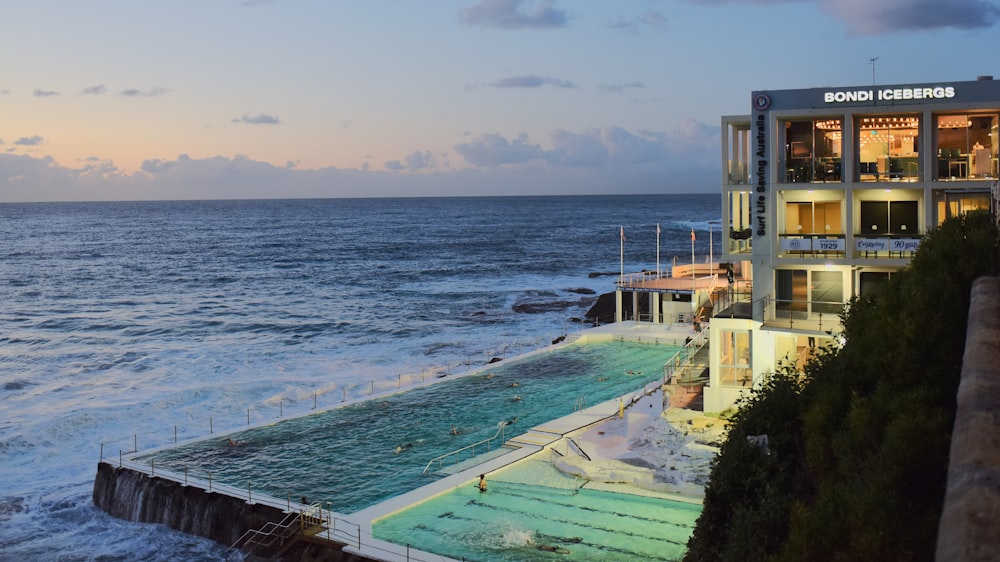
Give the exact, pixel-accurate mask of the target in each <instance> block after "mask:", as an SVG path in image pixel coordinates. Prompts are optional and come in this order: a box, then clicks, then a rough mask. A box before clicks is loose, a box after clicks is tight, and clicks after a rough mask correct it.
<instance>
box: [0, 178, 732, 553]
mask: <svg viewBox="0 0 1000 562" xmlns="http://www.w3.org/2000/svg"><path fill="white" fill-rule="evenodd" d="M719 217H720V200H719V196H718V194H706V195H641V196H640V195H625V196H560V197H458V198H399V199H321V200H237V201H163V202H109V203H39V204H0V240H2V241H3V243H2V244H0V304H2V306H0V475H2V476H0V560H19V561H26V560H53V559H58V560H67V561H70V560H105V561H114V560H137V559H143V560H221V559H223V552H224V550H225V547H224V546H220V545H217V544H215V543H213V542H211V541H207V540H204V539H200V538H197V537H192V536H189V535H185V534H182V533H177V532H175V531H172V530H170V529H166V528H164V527H161V526H158V525H144V524H136V523H129V522H126V521H121V520H118V519H115V518H112V517H110V516H108V515H106V514H104V513H103V512H102V511H100V510H98V509H97V508H95V507H94V506H93V504H92V502H91V492H92V489H93V478H94V474H95V471H96V466H97V462H98V460H99V458H100V457H101V456H102V455H104V457H105V458H108V457H109V456H112V457H116V456H117V455H118V452H119V451H121V450H130V449H131V448H133V444H137V445H138V446H139V449H140V450H142V449H145V448H147V447H155V446H162V445H166V444H169V443H171V442H173V440H174V439H180V440H184V439H191V438H195V437H200V436H207V435H208V434H209V431H212V432H214V433H223V432H225V431H227V430H232V429H238V428H240V427H245V425H246V423H247V421H248V419H249V420H250V421H251V422H252V423H261V422H262V421H265V420H267V419H276V418H277V417H279V416H280V417H287V416H292V415H297V414H304V413H308V412H309V411H312V409H313V408H319V409H322V408H328V407H333V406H335V405H337V404H338V403H340V402H341V401H343V400H345V399H348V398H350V399H357V398H361V397H364V396H367V395H371V394H375V395H378V394H380V393H382V392H392V391H395V390H396V389H397V388H399V387H400V385H401V384H402V383H401V381H403V380H407V381H412V380H416V379H417V378H423V377H424V376H428V375H429V374H433V373H441V372H458V371H459V370H460V369H463V368H464V369H468V368H470V367H471V366H475V365H481V364H483V363H484V362H485V361H487V360H489V358H491V357H495V356H498V355H505V356H510V355H512V354H515V353H517V352H519V351H526V350H530V349H532V348H537V347H539V346H544V345H546V344H547V343H548V342H550V341H551V340H552V339H554V338H556V337H558V336H559V335H563V334H566V333H572V332H575V331H578V330H581V329H583V328H585V327H586V326H587V325H586V324H584V323H581V322H580V321H579V320H580V319H582V318H583V317H584V315H585V313H586V312H587V310H588V309H589V308H590V306H591V305H592V304H593V303H594V301H595V300H596V298H597V295H599V294H601V293H607V292H611V291H613V290H614V281H615V279H616V276H617V275H618V273H619V272H620V269H621V268H622V267H623V266H622V263H623V264H624V270H625V272H626V273H630V272H637V271H641V270H653V269H655V268H656V267H657V263H658V262H657V246H658V245H657V225H658V224H659V229H660V234H659V266H660V267H661V268H662V269H666V268H667V267H669V266H670V264H671V263H672V262H673V260H674V259H676V260H677V262H678V263H689V262H690V260H691V239H690V232H691V231H692V229H693V230H694V231H695V233H696V235H697V236H696V241H695V252H696V254H697V256H698V257H697V259H698V260H700V261H704V260H705V259H706V257H707V255H708V253H709V248H708V246H709V242H708V241H709V229H710V227H711V225H712V224H715V226H716V228H717V227H718V224H717V221H718V220H719ZM621 232H624V234H625V240H624V241H622V240H621V237H620V233H621ZM715 243H716V248H715V252H716V253H718V251H719V249H718V237H717V236H716V237H715Z"/></svg>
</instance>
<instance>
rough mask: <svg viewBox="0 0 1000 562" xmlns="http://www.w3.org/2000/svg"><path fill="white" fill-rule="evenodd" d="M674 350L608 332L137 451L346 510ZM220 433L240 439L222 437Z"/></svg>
mask: <svg viewBox="0 0 1000 562" xmlns="http://www.w3.org/2000/svg"><path fill="white" fill-rule="evenodd" d="M679 349H680V348H679V347H676V346H671V345H665V344H654V343H638V342H628V341H616V340H610V341H603V342H591V343H586V344H579V343H575V344H571V345H567V346H565V347H560V348H556V349H554V350H552V351H550V352H546V353H543V354H539V355H535V356H533V357H529V358H525V359H522V360H518V361H513V362H510V363H497V364H496V365H495V366H494V367H492V368H490V369H489V370H485V371H482V372H481V373H478V374H473V375H467V376H463V377H459V378H456V379H454V380H448V381H446V382H442V383H440V384H435V385H431V386H427V387H422V388H419V389H415V390H411V391H407V392H403V393H400V394H395V395H391V396H388V397H385V398H377V399H374V400H369V401H366V402H362V403H358V404H352V405H348V406H344V407H341V408H336V409H333V410H329V411H326V412H321V413H317V414H313V415H309V416H305V417H301V418H296V419H291V420H285V421H281V422H278V423H275V424H273V425H269V426H264V427H258V428H254V429H250V430H247V431H243V432H239V433H236V434H232V435H228V436H219V437H215V438H212V439H207V440H203V441H199V442H195V443H191V444H188V445H184V446H180V447H177V448H171V449H165V450H161V451H157V452H155V453H153V454H149V455H143V456H142V457H139V458H138V459H137V460H139V461H140V462H150V463H153V462H155V466H156V467H157V469H158V470H170V471H173V472H176V473H178V474H180V473H184V474H189V475H191V476H192V477H198V478H206V476H209V475H210V479H211V480H212V481H214V482H217V483H225V484H229V485H231V486H234V487H236V488H240V489H248V488H249V489H252V490H253V491H254V493H263V494H267V495H270V496H273V497H276V498H286V497H289V498H301V497H306V498H308V499H309V501H310V502H316V501H319V502H322V503H323V504H324V505H327V504H329V507H330V509H332V510H333V511H336V512H339V513H345V514H348V513H353V512H355V511H357V510H360V509H363V508H366V507H369V506H371V505H374V504H376V503H378V502H380V501H383V500H385V499H387V498H390V497H393V496H396V495H399V494H401V493H404V492H407V491H410V490H413V489H416V488H418V487H420V486H422V485H424V484H427V483H429V482H430V481H431V480H432V479H433V476H428V475H425V474H424V473H423V469H424V467H425V465H426V464H427V462H428V461H430V460H431V459H433V458H435V457H437V456H438V455H442V454H445V453H448V452H450V451H454V450H455V449H458V448H460V447H463V446H466V445H469V444H471V443H475V442H477V441H481V440H484V439H486V438H488V437H491V436H493V435H494V434H495V433H496V432H497V429H498V424H500V423H507V422H513V423H512V424H511V425H509V426H507V437H508V438H509V437H510V436H511V435H516V434H519V433H523V432H524V431H526V430H527V429H528V428H530V427H532V426H536V425H540V424H542V423H544V422H547V421H549V420H552V419H555V418H558V417H561V416H564V415H567V414H570V413H572V412H573V411H574V409H577V408H579V407H580V406H581V405H594V404H598V403H601V402H603V401H607V400H611V399H614V398H616V397H619V396H625V397H629V396H631V394H632V393H633V392H635V391H636V389H638V388H640V387H641V386H642V385H643V384H645V383H647V382H650V381H653V380H657V379H659V378H660V377H661V376H662V367H663V363H664V362H665V361H666V360H668V359H670V358H671V357H672V356H673V355H674V354H675V353H676V352H677V351H678V350H679ZM515 383H516V384H517V386H514V384H515ZM453 427H454V428H455V429H456V433H457V434H453V433H452V428H453ZM227 437H231V438H232V439H234V440H235V441H236V442H238V443H240V446H237V447H230V446H227V444H226V442H225V439H226V438H227Z"/></svg>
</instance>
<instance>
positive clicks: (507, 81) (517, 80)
mask: <svg viewBox="0 0 1000 562" xmlns="http://www.w3.org/2000/svg"><path fill="white" fill-rule="evenodd" d="M490 86H492V87H494V88H541V87H542V86H553V87H556V88H576V85H575V84H573V82H570V81H569V80H560V79H559V78H545V77H542V76H536V75H534V74H528V75H525V76H511V77H508V78H501V79H500V80H497V81H496V82H494V83H492V84H490Z"/></svg>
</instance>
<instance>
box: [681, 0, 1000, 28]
mask: <svg viewBox="0 0 1000 562" xmlns="http://www.w3.org/2000/svg"><path fill="white" fill-rule="evenodd" d="M686 1H687V2H688V3H690V4H695V5H698V6H707V5H723V4H748V5H751V6H775V5H780V4H796V3H811V4H816V6H817V7H818V8H819V9H820V10H822V11H824V12H826V13H828V14H830V15H831V16H833V17H834V18H836V19H838V20H840V21H841V22H843V23H844V25H845V26H846V28H847V32H848V33H850V34H852V35H889V34H892V33H900V32H906V31H926V30H933V29H946V28H953V29H988V28H990V27H993V26H994V25H995V24H996V23H997V22H998V21H1000V7H997V5H996V4H995V3H994V2H991V1H990V0H947V1H942V0H878V1H877V2H874V1H871V0H686Z"/></svg>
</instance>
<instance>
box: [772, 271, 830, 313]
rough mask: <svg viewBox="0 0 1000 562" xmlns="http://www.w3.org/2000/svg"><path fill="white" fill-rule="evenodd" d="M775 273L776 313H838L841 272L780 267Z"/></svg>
mask: <svg viewBox="0 0 1000 562" xmlns="http://www.w3.org/2000/svg"><path fill="white" fill-rule="evenodd" d="M774 276H775V301H776V302H775V315H776V316H777V317H778V318H791V319H798V320H802V319H806V318H809V317H811V316H812V315H816V314H817V313H819V314H838V313H840V310H841V307H842V306H843V303H844V281H843V277H844V276H843V273H841V272H840V271H824V270H816V271H808V270H805V269H779V270H776V271H775V272H774Z"/></svg>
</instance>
